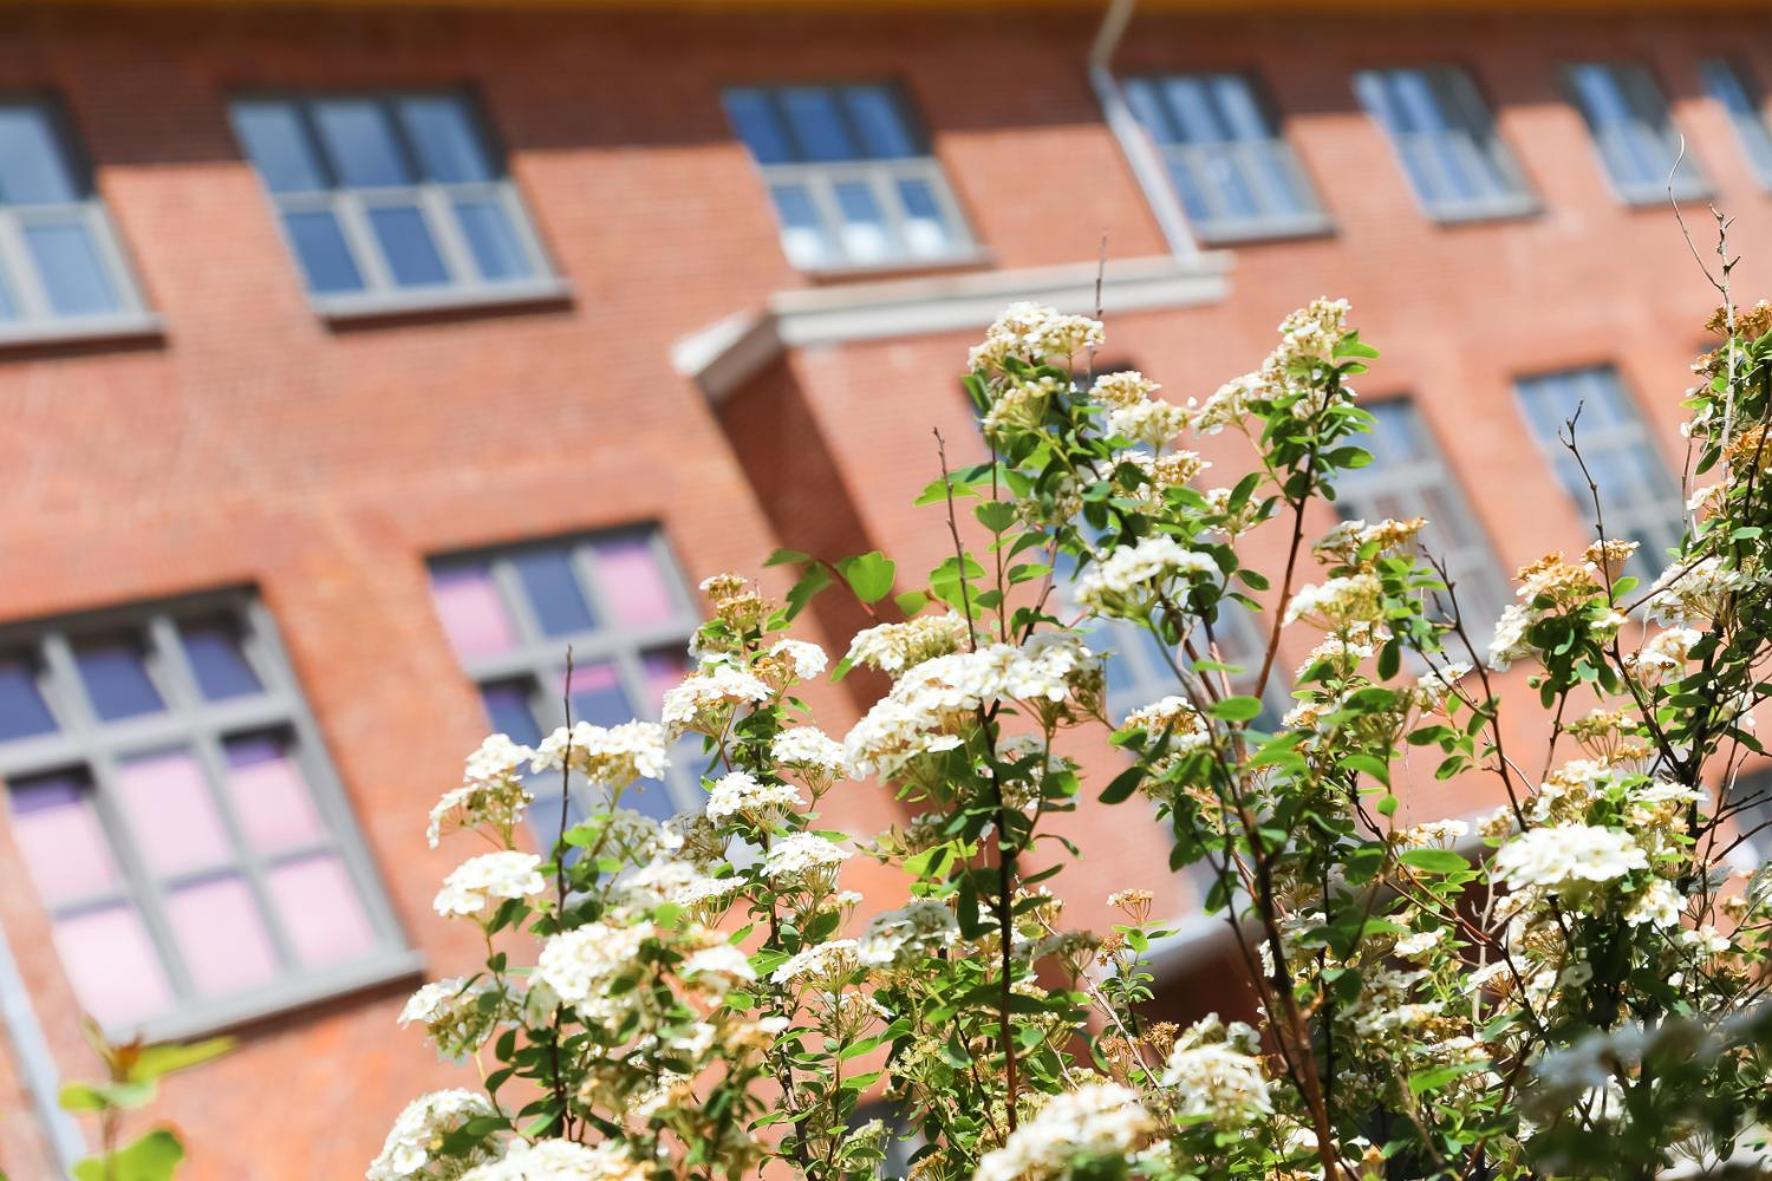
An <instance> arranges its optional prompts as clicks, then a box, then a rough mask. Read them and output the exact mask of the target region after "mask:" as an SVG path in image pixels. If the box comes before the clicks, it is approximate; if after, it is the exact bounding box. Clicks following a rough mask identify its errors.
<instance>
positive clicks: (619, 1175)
mask: <svg viewBox="0 0 1772 1181" xmlns="http://www.w3.org/2000/svg"><path fill="white" fill-rule="evenodd" d="M648 1176H650V1174H649V1173H648V1172H647V1170H646V1169H644V1168H642V1167H641V1166H640V1165H639V1164H638V1163H637V1162H636V1161H634V1160H633V1159H632V1158H631V1157H629V1156H628V1154H627V1153H626V1152H625V1151H624V1150H623V1149H622V1147H621V1145H619V1144H614V1143H610V1142H604V1143H602V1144H598V1145H596V1146H595V1147H591V1148H587V1147H585V1146H584V1145H583V1144H577V1143H574V1142H573V1141H571V1140H538V1141H536V1142H535V1143H534V1144H525V1143H523V1142H522V1141H518V1142H517V1143H515V1144H513V1145H512V1146H511V1149H510V1151H509V1152H507V1153H505V1155H504V1156H502V1157H500V1158H499V1159H498V1160H495V1161H489V1162H487V1163H486V1164H483V1165H480V1166H478V1167H476V1168H474V1169H471V1170H469V1171H468V1172H467V1173H464V1174H463V1175H462V1178H461V1181H646V1178H647V1177H648Z"/></svg>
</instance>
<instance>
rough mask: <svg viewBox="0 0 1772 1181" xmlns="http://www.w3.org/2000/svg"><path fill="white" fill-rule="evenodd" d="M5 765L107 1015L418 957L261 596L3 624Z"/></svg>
mask: <svg viewBox="0 0 1772 1181" xmlns="http://www.w3.org/2000/svg"><path fill="white" fill-rule="evenodd" d="M0 775H3V776H4V777H5V780H6V789H7V796H8V799H9V803H10V805H11V816H12V833H13V839H14V840H15V841H16V842H17V844H18V846H19V850H20V852H21V853H22V854H23V857H24V860H25V864H26V867H27V869H28V870H29V873H30V876H31V879H32V881H33V882H34V883H35V885H36V888H37V892H38V894H39V895H40V896H41V898H42V900H43V903H44V905H45V906H46V908H47V909H48V911H49V915H50V921H51V928H52V931H53V933H54V940H55V947H56V950H57V952H58V953H59V954H60V956H61V961H62V966H63V967H64V968H65V969H66V971H67V975H68V978H69V980H70V982H71V983H72V985H73V988H74V992H75V995H76V996H77V997H78V999H79V1001H80V1004H81V1007H82V1008H84V1009H86V1010H87V1011H88V1012H89V1013H91V1014H92V1016H93V1017H94V1018H95V1019H97V1020H98V1021H99V1022H100V1023H101V1024H102V1025H104V1026H105V1028H106V1029H108V1030H112V1031H115V1032H118V1033H124V1032H129V1031H134V1030H136V1029H138V1028H144V1027H145V1028H146V1029H147V1030H148V1031H149V1032H150V1036H154V1037H172V1036H180V1035H181V1034H184V1033H189V1032H194V1031H195V1030H197V1029H199V1028H205V1027H213V1026H216V1025H220V1024H225V1023H227V1022H229V1021H233V1020H240V1019H244V1018H246V1017H249V1016H253V1015H256V1014H259V1013H264V1012H270V1011H273V1010H276V1009H279V1008H284V1007H287V1006H289V1005H292V1004H296V1003H300V1002H302V1001H306V1000H312V999H314V998H316V997H319V996H323V995H327V994H330V993H334V992H339V991H343V990H345V989H347V988H352V987H359V986H362V985H364V984H367V983H372V982H374V981H375V980H379V979H386V978H390V977H392V976H394V975H400V974H405V973H407V972H410V971H412V970H414V969H415V967H416V963H415V962H414V961H413V960H412V958H411V957H410V956H409V955H408V954H407V953H405V952H404V951H402V950H401V948H402V943H401V939H400V935H399V932H398V931H397V930H396V928H395V925H394V920H393V917H392V914H391V912H390V911H389V909H388V905H387V902H386V900H385V898H384V897H383V895H382V893H381V888H380V886H379V885H378V884H377V882H376V881H375V878H374V874H373V872H372V871H371V870H370V868H369V863H368V860H367V858H366V856H365V854H364V852H363V849H362V846H361V844H360V842H359V840H358V837H357V834H356V832H355V829H354V826H353V822H352V820H351V817H350V813H349V809H348V807H347V805H346V803H345V800H344V798H343V795H342V793H341V792H340V790H339V787H338V784H337V782H336V781H335V780H334V778H333V775H332V771H331V768H330V767H329V765H328V763H327V761H326V756H325V753H324V751H323V750H322V749H321V745H320V740H319V736H318V734H317V733H316V731H315V728H314V724H313V722H312V721H311V720H310V719H309V717H308V715H307V711H306V709H305V707H304V706H303V704H302V699H301V694H300V690H299V689H298V688H297V687H296V685H295V683H294V680H293V678H292V677H291V675H290V672H289V669H288V666H287V664H286V662H285V661H284V660H283V658H282V656H281V654H280V651H279V649H278V645H277V640H276V637H275V635H274V630H273V628H272V625H271V623H270V620H269V617H268V615H267V614H266V613H265V611H264V609H263V608H262V607H261V606H260V605H259V603H258V602H257V601H256V600H255V599H253V598H251V597H250V596H248V595H223V596H213V597H210V598H207V599H203V600H197V601H191V602H187V603H184V604H180V605H175V606H168V607H157V608H149V609H145V610H139V611H132V612H127V613H120V614H112V615H107V616H102V617H94V618H90V619H85V620H77V621H70V622H67V623H61V624H55V625H52V626H50V627H47V628H41V627H39V628H28V629H12V630H8V631H7V632H6V633H5V634H4V635H0Z"/></svg>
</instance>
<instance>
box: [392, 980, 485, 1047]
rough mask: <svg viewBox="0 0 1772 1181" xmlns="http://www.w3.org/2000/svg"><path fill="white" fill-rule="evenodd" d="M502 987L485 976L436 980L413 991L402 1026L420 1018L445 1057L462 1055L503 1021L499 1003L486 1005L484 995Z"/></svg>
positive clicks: (402, 1013) (482, 1040)
mask: <svg viewBox="0 0 1772 1181" xmlns="http://www.w3.org/2000/svg"><path fill="white" fill-rule="evenodd" d="M499 991H500V990H499V988H498V987H497V986H496V985H494V984H492V983H490V982H488V981H485V980H481V981H476V982H475V983H473V984H469V983H468V982H467V981H466V980H463V979H462V978H461V977H459V976H455V977H449V978H446V979H443V980H433V981H432V982H431V983H429V984H426V985H424V986H423V987H421V988H420V989H419V990H418V991H417V992H415V993H413V994H412V996H411V998H410V999H408V1000H407V1002H406V1007H405V1008H403V1009H401V1010H400V1018H399V1024H400V1025H401V1026H402V1027H405V1026H407V1025H411V1024H412V1023H414V1022H417V1023H418V1024H420V1025H423V1026H424V1027H425V1033H426V1034H427V1035H428V1036H429V1037H430V1039H431V1040H432V1041H433V1042H435V1043H436V1045H437V1051H438V1053H440V1054H441V1055H442V1056H443V1057H445V1058H459V1057H461V1056H462V1055H463V1054H467V1053H471V1052H472V1051H474V1050H476V1049H478V1048H479V1047H480V1046H481V1045H482V1044H483V1043H484V1042H485V1041H486V1039H487V1038H488V1037H489V1036H491V1033H492V1031H493V1029H495V1028H496V1027H497V1025H498V1022H499V1016H500V1013H499V1007H498V1006H484V1007H483V1006H482V1004H481V998H482V997H484V996H487V995H496V994H498V993H499Z"/></svg>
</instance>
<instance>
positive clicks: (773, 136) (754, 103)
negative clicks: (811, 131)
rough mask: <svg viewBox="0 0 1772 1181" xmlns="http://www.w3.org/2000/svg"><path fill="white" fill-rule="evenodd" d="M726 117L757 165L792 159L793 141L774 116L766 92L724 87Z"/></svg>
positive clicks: (772, 107) (773, 110)
mask: <svg viewBox="0 0 1772 1181" xmlns="http://www.w3.org/2000/svg"><path fill="white" fill-rule="evenodd" d="M721 97H722V101H723V102H724V103H725V106H726V117H727V118H728V119H731V120H732V126H733V128H734V129H736V130H737V132H738V138H740V139H742V140H743V141H744V143H745V147H747V148H749V149H750V150H751V156H752V157H753V158H754V159H755V160H756V161H757V163H759V164H787V163H790V162H792V161H793V160H794V148H793V144H792V143H791V142H790V141H789V139H788V134H787V130H786V129H785V128H784V127H783V126H782V124H781V120H780V119H779V118H778V117H777V116H776V112H775V104H774V103H773V102H771V101H770V98H769V92H768V91H765V90H755V89H751V88H748V87H747V88H744V89H738V90H728V91H727V92H726V93H725V94H724V95H722V96H721Z"/></svg>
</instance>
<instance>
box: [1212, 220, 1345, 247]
mask: <svg viewBox="0 0 1772 1181" xmlns="http://www.w3.org/2000/svg"><path fill="white" fill-rule="evenodd" d="M1194 232H1195V233H1196V234H1198V235H1199V236H1200V241H1201V242H1202V243H1204V244H1206V245H1208V246H1250V245H1256V244H1259V243H1262V242H1291V241H1295V240H1297V239H1299V238H1325V237H1328V236H1329V235H1331V234H1333V233H1334V232H1335V222H1334V220H1333V219H1332V218H1330V217H1329V215H1328V214H1323V215H1322V216H1319V217H1300V218H1295V219H1289V220H1286V221H1279V220H1274V221H1266V222H1245V223H1243V224H1241V225H1223V226H1216V227H1215V226H1210V225H1199V224H1196V225H1195V226H1194Z"/></svg>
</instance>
